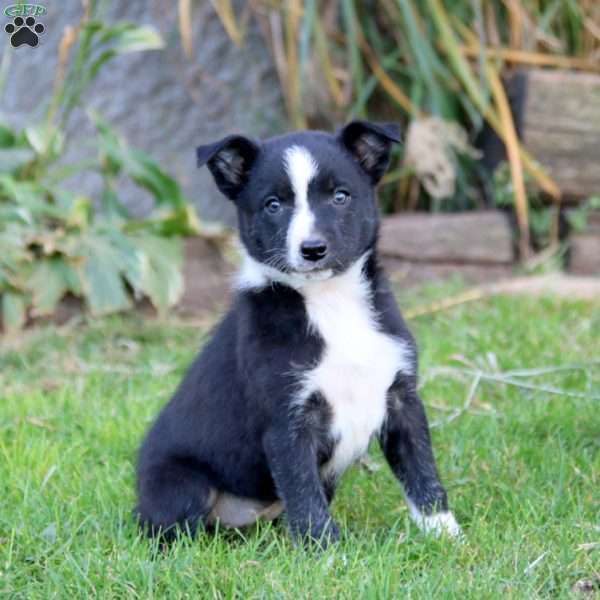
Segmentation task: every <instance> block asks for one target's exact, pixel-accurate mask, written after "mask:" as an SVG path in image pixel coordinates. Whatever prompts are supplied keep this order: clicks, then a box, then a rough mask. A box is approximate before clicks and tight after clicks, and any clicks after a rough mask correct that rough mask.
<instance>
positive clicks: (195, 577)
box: [0, 296, 600, 600]
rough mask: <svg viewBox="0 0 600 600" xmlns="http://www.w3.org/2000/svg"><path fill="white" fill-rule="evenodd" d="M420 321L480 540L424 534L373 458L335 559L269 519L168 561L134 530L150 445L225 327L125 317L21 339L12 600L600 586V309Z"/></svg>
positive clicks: (459, 506)
mask: <svg viewBox="0 0 600 600" xmlns="http://www.w3.org/2000/svg"><path fill="white" fill-rule="evenodd" d="M422 301H423V300H422V298H420V299H419V298H416V297H414V296H413V297H412V298H407V299H406V303H407V304H409V305H410V304H414V303H415V302H422ZM411 326H412V329H413V331H414V332H415V334H416V337H417V340H418V342H419V346H420V348H421V375H422V384H423V385H422V395H423V398H424V399H425V402H426V405H427V407H428V412H429V416H430V420H431V422H432V423H433V424H434V428H433V442H434V448H435V451H436V455H437V458H438V462H439V467H440V471H441V473H442V478H443V480H444V481H445V483H446V485H447V487H448V490H449V495H450V501H451V504H452V506H453V508H454V511H455V514H456V516H457V518H458V520H459V522H460V523H461V524H462V526H463V528H464V532H465V540H464V542H463V543H458V542H452V541H449V540H446V539H442V540H435V539H428V538H427V537H426V536H424V535H423V534H421V533H420V532H419V531H418V530H417V529H416V528H415V527H414V526H413V525H412V524H410V523H409V521H408V514H407V510H406V507H405V504H404V501H403V497H402V494H401V492H400V490H399V488H398V486H397V484H396V483H395V481H394V480H393V478H392V477H391V475H390V473H389V471H388V469H387V467H386V466H385V464H384V462H383V460H382V457H381V455H380V453H379V451H378V449H377V448H375V447H373V448H372V451H371V457H372V458H371V460H370V461H369V463H368V464H365V465H361V466H356V467H354V468H353V469H352V470H351V471H349V472H348V473H347V474H346V476H345V478H344V480H343V485H342V486H341V489H340V492H339V494H338V495H337V497H336V500H335V502H334V505H333V513H334V515H335V517H336V519H337V520H338V522H339V523H340V525H341V527H342V530H343V541H342V542H341V543H340V544H339V545H338V546H337V547H335V548H331V549H328V550H327V551H325V552H314V551H313V552H307V551H303V550H301V549H298V548H295V547H293V546H292V544H291V543H290V541H289V539H288V536H287V534H286V531H285V528H284V527H283V526H282V525H275V526H270V525H262V526H258V527H256V528H252V529H250V530H246V531H243V532H232V531H230V532H218V533H217V534H216V535H210V536H208V535H200V537H199V538H197V539H196V540H194V541H189V540H182V541H180V542H178V543H176V544H175V546H174V547H173V548H172V549H171V550H170V551H169V552H167V553H156V552H154V551H153V550H154V549H153V548H152V547H151V546H150V545H149V543H148V542H147V541H146V540H144V539H142V538H140V537H139V536H138V535H137V531H136V528H135V526H134V523H133V520H132V515H131V509H132V507H133V505H134V460H135V453H136V450H137V447H138V444H139V442H140V439H141V436H142V435H143V433H144V431H145V429H146V428H147V427H148V425H149V424H150V422H151V420H152V419H153V417H154V416H155V415H156V413H157V411H158V410H159V408H160V406H161V405H162V404H163V403H164V402H165V401H166V400H167V399H168V397H169V395H170V394H171V392H172V391H173V389H174V388H175V386H176V385H177V382H178V380H179V379H180V377H181V375H182V373H183V371H184V369H185V368H186V365H187V364H188V363H189V361H190V360H191V358H192V356H193V355H194V353H195V351H196V349H197V348H198V346H199V345H201V344H202V343H203V342H204V340H205V339H206V336H207V328H206V327H205V326H201V325H195V326H194V325H192V324H190V323H178V322H169V323H159V322H155V321H150V322H149V321H142V320H138V319H135V318H131V317H130V318H118V319H117V318H113V319H106V320H102V321H96V322H90V323H81V324H79V325H76V326H71V327H67V328H62V329H57V328H55V327H44V328H41V329H38V330H35V331H32V332H28V333H27V334H25V335H24V336H23V338H21V339H19V340H13V341H8V342H4V344H3V349H2V350H1V351H0V390H1V392H0V596H2V597H3V598H5V597H6V598H27V599H28V600H29V599H35V598H40V599H44V600H46V599H48V598H91V597H98V598H103V599H104V598H143V599H147V598H233V597H235V598H244V599H246V598H314V599H317V598H326V597H331V598H390V597H398V598H400V597H402V598H477V599H482V598H499V597H502V598H537V597H540V598H547V597H552V598H563V597H570V596H571V595H572V594H573V592H572V589H573V586H574V585H575V584H576V582H578V581H579V582H580V581H581V580H588V581H594V580H595V578H596V577H600V574H599V572H600V545H599V544H596V545H595V546H594V543H597V542H600V302H599V303H598V304H595V305H594V304H589V303H582V302H559V301H557V300H552V299H540V298H505V297H496V298H491V299H488V300H484V301H478V302H475V303H470V304H463V305H460V306H457V307H455V308H452V309H448V310H444V311H441V312H438V313H434V314H430V315H425V316H421V317H417V318H414V319H412V320H411ZM559 367H560V368H559ZM541 368H545V369H547V370H546V371H537V370H536V369H541ZM523 369H527V371H523ZM517 370H518V371H517ZM596 581H597V582H600V579H598V580H596ZM594 585H599V586H600V583H596V584H594ZM592 594H593V592H592ZM597 594H598V595H600V587H599V588H598V591H597ZM588 597H591V596H588Z"/></svg>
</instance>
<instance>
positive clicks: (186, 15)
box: [178, 0, 194, 58]
mask: <svg viewBox="0 0 600 600" xmlns="http://www.w3.org/2000/svg"><path fill="white" fill-rule="evenodd" d="M178 17H179V19H178V20H179V35H180V36H181V45H182V46H183V50H184V52H185V55H186V56H187V57H188V58H192V56H193V53H194V44H193V40H192V0H179V2H178Z"/></svg>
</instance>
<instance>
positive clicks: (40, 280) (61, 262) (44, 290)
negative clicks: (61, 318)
mask: <svg viewBox="0 0 600 600" xmlns="http://www.w3.org/2000/svg"><path fill="white" fill-rule="evenodd" d="M28 287H29V289H30V290H31V294H32V302H33V307H34V314H35V315H48V314H51V313H52V312H54V309H55V308H56V305H57V304H58V302H59V301H60V300H61V299H62V298H63V296H64V295H65V294H66V293H67V292H71V293H73V294H75V295H80V294H81V281H80V279H79V274H78V272H77V270H76V269H75V267H73V266H72V265H71V264H70V263H69V262H68V259H67V258H66V257H64V256H57V257H52V258H49V259H46V260H42V261H38V262H37V263H36V264H35V266H34V268H33V271H32V273H31V276H30V278H29V281H28Z"/></svg>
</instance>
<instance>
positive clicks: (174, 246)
mask: <svg viewBox="0 0 600 600" xmlns="http://www.w3.org/2000/svg"><path fill="white" fill-rule="evenodd" d="M132 239H133V242H134V244H135V245H136V247H137V248H138V249H139V250H141V251H142V256H143V263H142V267H143V268H142V278H141V288H142V291H143V292H144V293H145V294H146V295H147V296H148V297H149V298H150V301H151V302H152V304H153V306H154V307H155V308H156V309H157V310H158V311H159V312H160V313H164V312H165V310H166V309H167V308H169V307H170V306H173V305H174V304H175V303H176V302H177V301H178V300H179V299H180V298H181V295H182V294H183V275H182V273H181V269H182V262H183V255H182V248H181V243H180V240H178V239H165V238H160V237H156V236H149V235H143V236H142V235H140V236H136V237H135V238H132Z"/></svg>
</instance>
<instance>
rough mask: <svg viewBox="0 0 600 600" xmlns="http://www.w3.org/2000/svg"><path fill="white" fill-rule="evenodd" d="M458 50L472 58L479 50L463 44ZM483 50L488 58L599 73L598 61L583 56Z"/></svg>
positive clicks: (478, 53) (509, 50) (494, 49)
mask: <svg viewBox="0 0 600 600" xmlns="http://www.w3.org/2000/svg"><path fill="white" fill-rule="evenodd" d="M460 50H461V52H462V53H463V54H464V55H465V56H468V57H473V58H477V57H479V55H480V52H481V51H480V50H479V49H478V48H476V47H473V46H465V45H460ZM484 51H485V53H486V55H487V56H488V57H489V58H500V59H503V60H505V61H506V62H509V63H516V64H523V65H531V66H535V67H555V68H557V69H575V70H578V71H588V72H591V73H600V63H598V62H592V61H590V60H587V59H585V58H578V57H572V56H564V55H561V54H544V53H543V52H529V51H527V50H514V49H512V48H485V50H484Z"/></svg>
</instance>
